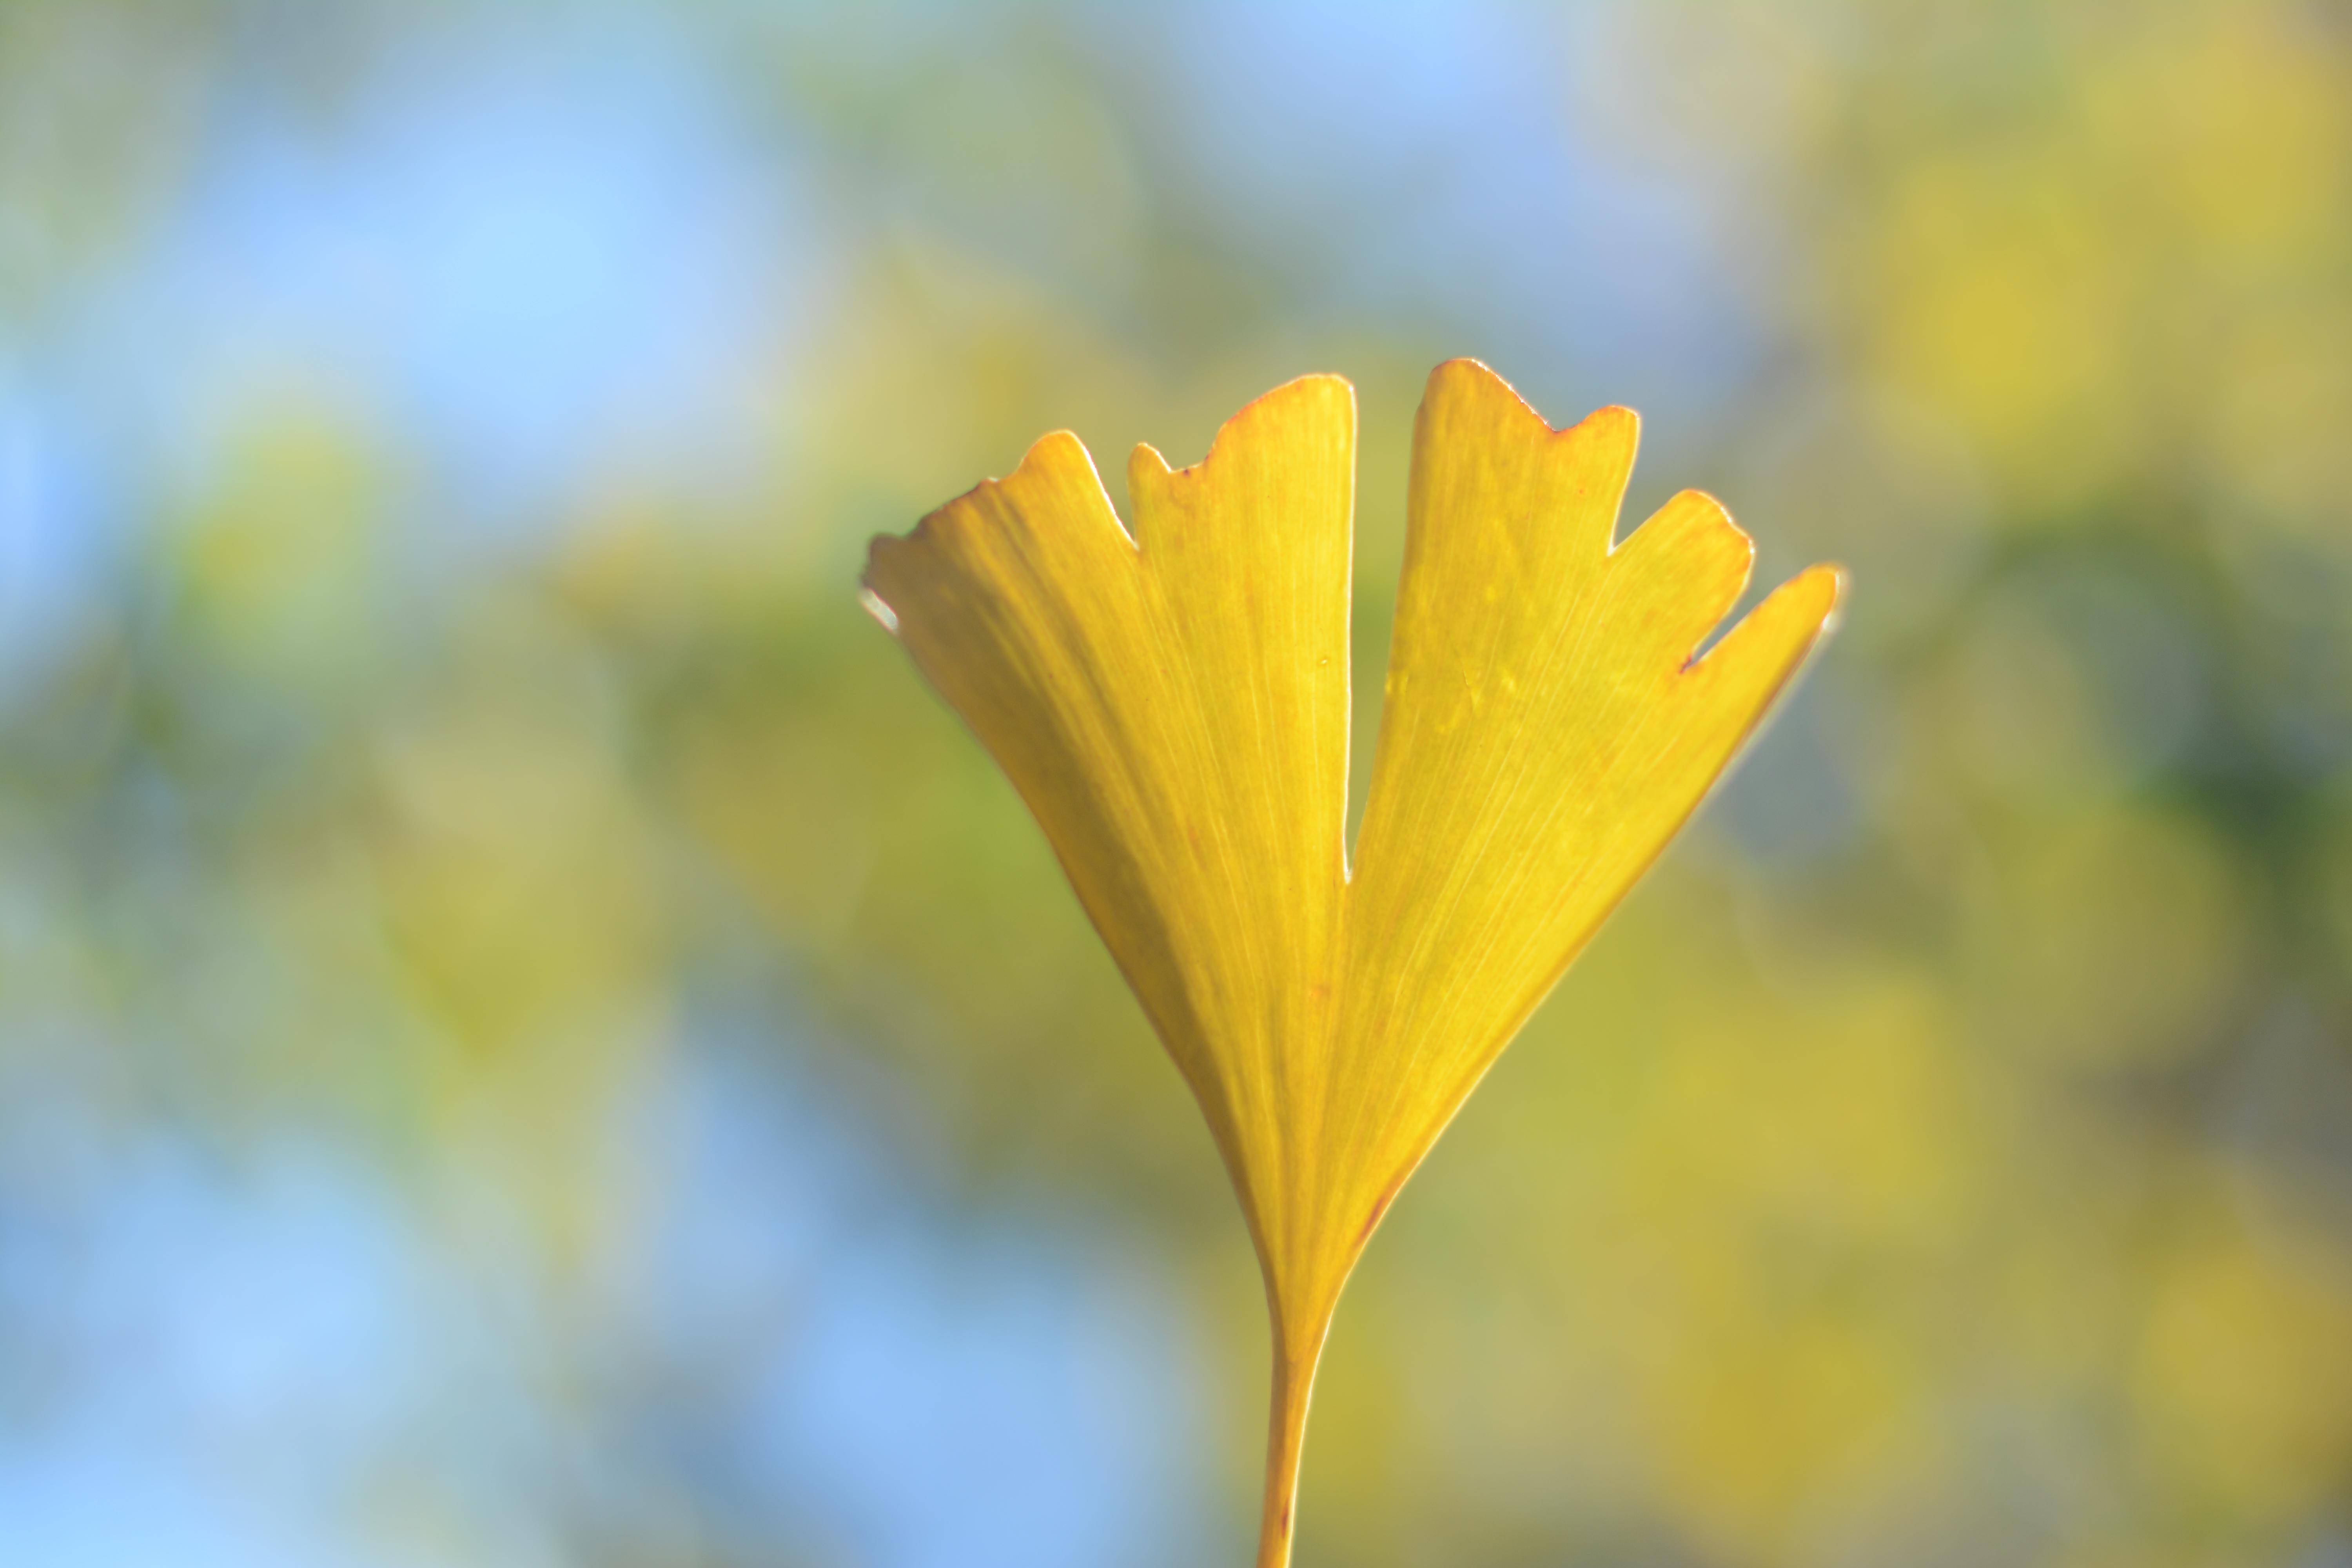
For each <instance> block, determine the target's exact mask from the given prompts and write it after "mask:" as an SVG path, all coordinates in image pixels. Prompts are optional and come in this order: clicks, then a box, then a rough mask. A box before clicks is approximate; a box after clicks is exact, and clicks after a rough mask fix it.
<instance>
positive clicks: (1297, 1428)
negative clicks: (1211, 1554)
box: [1257, 1311, 1331, 1568]
mask: <svg viewBox="0 0 2352 1568" xmlns="http://www.w3.org/2000/svg"><path fill="white" fill-rule="evenodd" d="M1330 1321H1331V1315H1330V1313H1328V1311H1327V1312H1324V1313H1321V1314H1319V1321H1318V1323H1317V1326H1316V1328H1315V1330H1314V1331H1313V1332H1312V1334H1310V1335H1309V1336H1307V1340H1306V1342H1304V1343H1303V1344H1291V1343H1287V1342H1286V1341H1287V1339H1288V1336H1287V1335H1286V1334H1285V1333H1284V1332H1283V1326H1282V1320H1281V1317H1280V1316H1279V1314H1277V1315H1276V1318H1275V1323H1274V1378H1273V1383H1274V1388H1273V1393H1272V1397H1271V1399H1270V1401H1269V1403H1270V1405H1271V1406H1272V1409H1271V1410H1270V1412H1269V1414H1268V1418H1267V1424H1266V1438H1265V1512H1264V1514H1263V1515H1262V1516H1261V1518H1260V1520H1259V1523H1258V1538H1257V1568H1290V1537H1291V1531H1292V1530H1293V1528H1294V1526H1295V1525H1296V1522H1297V1521H1296V1519H1295V1515H1296V1513H1297V1504H1298V1455H1299V1449H1300V1447H1301V1446H1302V1445H1303V1444H1304V1443H1305V1442H1306V1440H1307V1402H1308V1400H1309V1399H1310V1398H1311V1397H1312V1396H1313V1394H1314V1392H1315V1367H1316V1363H1318V1362H1319V1361H1320V1360H1321V1359H1322V1355H1323V1337H1324V1335H1325V1333H1326V1332H1327V1331H1328V1329H1329V1327H1330Z"/></svg>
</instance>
